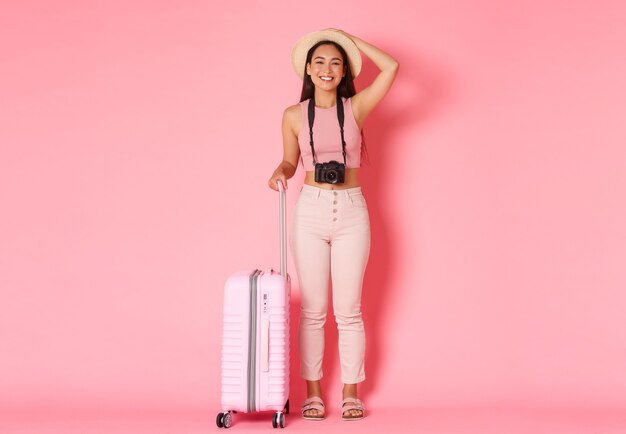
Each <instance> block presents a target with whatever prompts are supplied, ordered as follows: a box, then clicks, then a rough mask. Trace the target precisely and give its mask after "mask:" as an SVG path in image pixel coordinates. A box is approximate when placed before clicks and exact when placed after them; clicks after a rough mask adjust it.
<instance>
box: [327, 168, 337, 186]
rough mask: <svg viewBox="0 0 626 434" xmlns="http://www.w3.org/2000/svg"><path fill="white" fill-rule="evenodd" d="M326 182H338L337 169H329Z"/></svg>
mask: <svg viewBox="0 0 626 434" xmlns="http://www.w3.org/2000/svg"><path fill="white" fill-rule="evenodd" d="M326 182H328V183H329V184H335V183H336V182H337V171H336V170H329V171H327V172H326Z"/></svg>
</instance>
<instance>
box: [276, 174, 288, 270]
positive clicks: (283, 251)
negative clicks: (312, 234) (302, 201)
mask: <svg viewBox="0 0 626 434" xmlns="http://www.w3.org/2000/svg"><path fill="white" fill-rule="evenodd" d="M277 184H278V193H279V194H278V195H279V220H280V223H279V233H280V274H282V275H283V276H284V277H285V278H286V277H287V205H286V202H287V200H286V199H287V193H286V192H285V186H284V185H283V182H282V181H281V180H280V179H279V180H278V181H277Z"/></svg>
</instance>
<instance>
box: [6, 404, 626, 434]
mask: <svg viewBox="0 0 626 434" xmlns="http://www.w3.org/2000/svg"><path fill="white" fill-rule="evenodd" d="M216 414H217V413H216V412H208V411H207V412H197V413H192V412H190V413H186V414H182V413H178V414H171V413H170V414H164V413H159V412H153V411H148V410H146V411H140V410H137V411H136V412H118V413H113V412H106V413H104V412H101V413H99V412H97V411H91V412H79V411H77V412H63V414H58V413H56V414H55V413H51V412H41V411H39V412H36V413H35V412H33V413H29V412H19V413H15V412H14V413H12V414H8V413H1V414H0V433H2V434H47V433H55V434H56V433H58V434H65V433H67V434H74V433H75V434H90V433H93V434H96V433H98V434H99V433H115V434H127V433H128V434H130V433H133V434H135V433H137V434H141V433H146V434H148V433H149V434H165V433H172V434H184V433H189V434H192V433H194V434H195V433H198V434H200V433H207V432H216V433H217V432H223V431H224V429H219V428H217V426H216V425H215V416H216ZM339 416H340V415H339V412H338V411H331V412H330V413H329V414H328V416H327V419H326V420H325V421H322V422H310V421H304V420H302V419H300V418H299V417H298V415H296V414H293V413H292V414H290V415H289V416H287V426H286V428H285V429H286V430H288V431H289V432H319V431H320V430H324V432H325V433H335V432H341V433H350V432H355V433H356V432H358V433H387V432H393V433H405V432H406V433H425V434H426V433H433V434H491V433H493V434H496V433H497V434H544V433H545V434H582V433H585V434H625V433H626V412H625V411H623V410H622V411H620V410H602V409H594V410H592V409H515V408H509V409H495V408H480V409H472V408H460V409H444V408H433V409H425V408H419V409H418V408H406V409H403V410H393V409H389V408H376V409H369V410H368V415H367V417H366V419H364V420H362V421H358V422H343V421H341V420H339ZM270 420H271V413H267V414H262V415H258V414H256V415H245V414H237V415H235V418H234V423H233V426H232V427H231V428H230V429H229V430H228V432H237V433H246V432H278V431H274V429H273V428H272V426H271V421H270Z"/></svg>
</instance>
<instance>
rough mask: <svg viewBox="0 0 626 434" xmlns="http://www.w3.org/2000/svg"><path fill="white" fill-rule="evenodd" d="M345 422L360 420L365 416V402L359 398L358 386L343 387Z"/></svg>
mask: <svg viewBox="0 0 626 434" xmlns="http://www.w3.org/2000/svg"><path fill="white" fill-rule="evenodd" d="M341 410H342V411H341V418H342V419H343V420H358V419H363V416H365V407H364V406H363V402H361V400H360V399H358V398H357V391H356V384H344V385H343V402H342V403H341Z"/></svg>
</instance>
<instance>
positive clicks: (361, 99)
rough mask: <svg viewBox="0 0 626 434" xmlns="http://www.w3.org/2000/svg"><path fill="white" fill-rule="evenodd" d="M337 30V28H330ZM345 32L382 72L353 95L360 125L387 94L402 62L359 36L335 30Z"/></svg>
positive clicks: (353, 109) (355, 112) (353, 102)
mask: <svg viewBox="0 0 626 434" xmlns="http://www.w3.org/2000/svg"><path fill="white" fill-rule="evenodd" d="M329 30H335V29H329ZM335 31H338V32H341V33H343V34H344V35H346V36H347V37H349V38H350V39H352V40H353V41H354V43H355V44H356V46H357V47H358V48H359V50H361V52H362V53H363V54H365V55H366V56H367V57H368V58H369V59H370V60H371V61H372V62H373V63H374V65H376V66H377V67H378V69H380V72H379V73H378V75H377V76H376V78H375V79H374V81H373V82H372V83H371V84H370V85H369V86H368V87H366V88H365V89H363V90H362V91H360V92H359V93H357V94H356V95H354V96H353V97H352V111H353V112H354V117H355V119H356V121H357V124H358V125H359V126H362V125H363V122H364V121H365V118H366V117H367V115H369V114H370V112H371V111H372V110H373V109H374V107H376V106H377V105H378V103H379V102H380V101H381V100H382V99H383V97H384V96H385V95H386V94H387V92H388V91H389V89H390V88H391V85H392V83H393V81H394V79H395V78H396V74H397V72H398V68H399V67H400V64H399V63H398V61H397V60H396V59H394V58H393V57H392V56H391V55H389V54H388V53H385V52H384V51H383V50H381V49H380V48H377V47H375V46H373V45H372V44H369V43H367V42H365V41H364V40H362V39H361V38H358V37H356V36H354V35H350V34H348V33H346V32H343V31H341V30H335Z"/></svg>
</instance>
